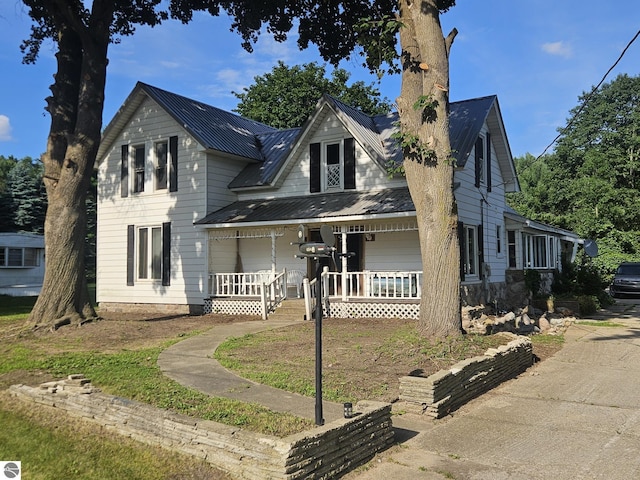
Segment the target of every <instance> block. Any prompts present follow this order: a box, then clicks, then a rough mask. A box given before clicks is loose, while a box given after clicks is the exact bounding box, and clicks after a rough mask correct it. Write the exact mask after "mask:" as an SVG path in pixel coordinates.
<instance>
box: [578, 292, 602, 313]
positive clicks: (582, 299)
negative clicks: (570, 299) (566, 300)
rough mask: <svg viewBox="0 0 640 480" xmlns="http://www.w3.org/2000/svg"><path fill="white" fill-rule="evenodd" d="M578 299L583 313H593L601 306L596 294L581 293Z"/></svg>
mask: <svg viewBox="0 0 640 480" xmlns="http://www.w3.org/2000/svg"><path fill="white" fill-rule="evenodd" d="M577 300H578V305H580V314H581V315H591V314H592V313H595V312H596V311H597V310H598V309H599V308H600V302H599V300H598V297H596V296H594V295H579V296H578V297H577Z"/></svg>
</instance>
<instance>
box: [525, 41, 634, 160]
mask: <svg viewBox="0 0 640 480" xmlns="http://www.w3.org/2000/svg"><path fill="white" fill-rule="evenodd" d="M639 36H640V30H638V31H637V32H636V34H635V35H634V37H633V38H632V39H631V41H629V43H628V44H627V46H626V47H624V50H622V53H621V54H620V56H619V57H618V59H617V60H616V61H615V62H614V64H613V65H611V67H610V68H609V70H607V73H605V74H604V76H603V77H602V79H601V80H600V82H599V83H598V85H596V86H595V87H593V89H592V90H591V92H590V93H589V95H587V96H586V97H585V99H584V101H583V102H582V105H580V108H578V110H577V111H576V113H574V115H573V117H571V119H570V120H569V123H567V125H566V126H565V127H564V128H562V129H561V131H560V133H558V135H557V136H556V138H554V139H553V140H552V141H551V143H550V144H549V145H547V146H546V148H545V149H544V150H543V151H542V153H541V154H540V155H538V156H537V157H536V158H535V160H534V161H533V162H531V163H530V164H529V165H528V166H527V168H529V167H530V166H531V165H532V164H533V163H535V162H537V161H538V160H539V159H540V158H541V157H542V156H543V155H544V154H545V153H547V150H549V149H550V148H551V147H552V146H553V144H554V143H556V142H557V141H558V139H559V138H560V137H561V136H562V134H563V133H564V132H565V131H566V130H567V129H568V128H569V127H570V126H571V125H573V123H574V122H575V120H576V118H577V117H578V115H580V112H582V110H584V108H585V107H586V106H587V104H588V103H589V100H591V97H593V95H595V93H596V92H597V91H598V89H599V88H600V86H601V85H602V84H603V83H604V81H605V79H606V78H607V77H608V76H609V74H610V73H611V71H612V70H613V69H614V68H616V66H617V65H618V63H620V60H622V57H624V55H625V54H626V53H627V50H629V47H631V45H632V44H633V42H635V41H636V39H637V38H638V37H639ZM525 170H526V168H525Z"/></svg>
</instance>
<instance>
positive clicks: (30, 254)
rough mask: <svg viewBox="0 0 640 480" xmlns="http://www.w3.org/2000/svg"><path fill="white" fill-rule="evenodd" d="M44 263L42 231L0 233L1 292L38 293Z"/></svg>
mask: <svg viewBox="0 0 640 480" xmlns="http://www.w3.org/2000/svg"><path fill="white" fill-rule="evenodd" d="M44 267H45V262H44V237H43V236H42V235H37V234H34V233H0V295H12V296H35V295H38V294H39V293H40V289H41V288H42V282H43V280H44Z"/></svg>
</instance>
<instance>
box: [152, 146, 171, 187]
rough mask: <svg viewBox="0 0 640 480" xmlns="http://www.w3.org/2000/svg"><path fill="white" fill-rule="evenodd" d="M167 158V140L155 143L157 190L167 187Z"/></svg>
mask: <svg viewBox="0 0 640 480" xmlns="http://www.w3.org/2000/svg"><path fill="white" fill-rule="evenodd" d="M167 158H168V148H167V142H166V141H165V142H158V143H156V145H155V161H156V164H155V178H156V190H164V189H166V188H167Z"/></svg>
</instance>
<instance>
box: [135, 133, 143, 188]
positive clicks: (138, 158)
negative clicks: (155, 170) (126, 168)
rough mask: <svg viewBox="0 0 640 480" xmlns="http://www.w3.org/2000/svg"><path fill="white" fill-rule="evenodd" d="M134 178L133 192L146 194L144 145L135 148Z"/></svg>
mask: <svg viewBox="0 0 640 480" xmlns="http://www.w3.org/2000/svg"><path fill="white" fill-rule="evenodd" d="M134 152H135V157H134V166H133V168H134V177H133V191H134V192H144V166H145V165H144V164H145V154H144V145H141V146H137V147H134Z"/></svg>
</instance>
